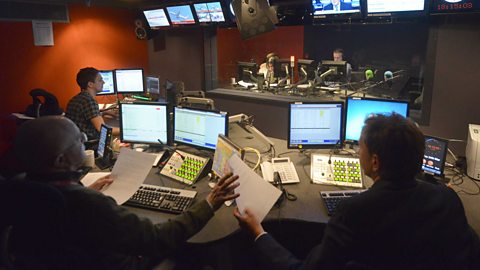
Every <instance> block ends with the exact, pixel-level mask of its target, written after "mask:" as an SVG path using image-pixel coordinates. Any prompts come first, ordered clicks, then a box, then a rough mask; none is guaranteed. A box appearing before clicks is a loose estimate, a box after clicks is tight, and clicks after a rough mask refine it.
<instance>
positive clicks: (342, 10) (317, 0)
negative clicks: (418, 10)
mask: <svg viewBox="0 0 480 270" xmlns="http://www.w3.org/2000/svg"><path fill="white" fill-rule="evenodd" d="M387 1H388V0H387ZM390 1H391V0H390ZM312 7H313V16H314V17H318V16H328V15H341V14H350V15H351V14H355V13H358V14H360V13H361V4H360V0H347V1H345V0H339V8H338V9H337V8H335V7H334V6H333V5H332V3H331V0H312Z"/></svg>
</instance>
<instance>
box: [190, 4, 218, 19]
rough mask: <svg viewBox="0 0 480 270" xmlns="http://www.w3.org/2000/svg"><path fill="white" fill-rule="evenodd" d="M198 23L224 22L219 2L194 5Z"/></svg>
mask: <svg viewBox="0 0 480 270" xmlns="http://www.w3.org/2000/svg"><path fill="white" fill-rule="evenodd" d="M193 6H194V7H195V12H196V13H197V18H198V21H199V22H225V16H224V15H223V9H222V5H221V4H220V2H210V3H199V4H194V5H193Z"/></svg>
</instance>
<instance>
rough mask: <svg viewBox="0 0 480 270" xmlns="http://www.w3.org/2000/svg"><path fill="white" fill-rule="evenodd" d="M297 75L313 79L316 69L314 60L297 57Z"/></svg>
mask: <svg viewBox="0 0 480 270" xmlns="http://www.w3.org/2000/svg"><path fill="white" fill-rule="evenodd" d="M297 64H298V77H299V78H306V79H307V80H314V79H315V70H316V69H317V63H315V61H314V60H309V59H298V61H297Z"/></svg>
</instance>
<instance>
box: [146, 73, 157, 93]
mask: <svg viewBox="0 0 480 270" xmlns="http://www.w3.org/2000/svg"><path fill="white" fill-rule="evenodd" d="M145 82H146V83H147V93H150V94H156V95H160V78H158V77H153V76H147V77H145Z"/></svg>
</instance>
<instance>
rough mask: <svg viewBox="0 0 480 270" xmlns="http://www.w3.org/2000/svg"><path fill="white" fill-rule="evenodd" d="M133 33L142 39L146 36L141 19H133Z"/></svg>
mask: <svg viewBox="0 0 480 270" xmlns="http://www.w3.org/2000/svg"><path fill="white" fill-rule="evenodd" d="M135 35H136V36H137V38H138V39H142V40H143V39H146V38H147V30H146V29H145V27H144V25H143V22H142V20H141V19H136V20H135Z"/></svg>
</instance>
